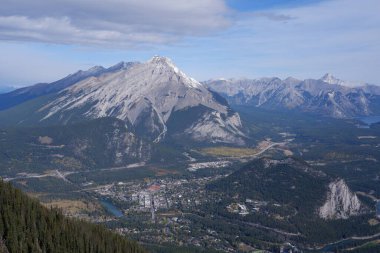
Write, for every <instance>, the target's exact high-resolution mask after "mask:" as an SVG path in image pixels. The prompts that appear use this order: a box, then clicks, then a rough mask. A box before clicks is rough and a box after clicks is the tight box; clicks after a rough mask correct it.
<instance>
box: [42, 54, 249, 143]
mask: <svg viewBox="0 0 380 253" xmlns="http://www.w3.org/2000/svg"><path fill="white" fill-rule="evenodd" d="M115 66H116V65H115ZM117 66H118V67H115V68H116V69H117V68H120V66H124V64H123V63H119V64H118V65H117ZM220 99H221V98H218V97H217V96H216V95H215V93H213V92H211V91H209V90H208V88H207V87H206V86H205V85H203V84H201V83H199V82H198V81H196V80H194V79H192V78H190V77H188V76H187V75H186V74H185V73H183V72H182V71H181V70H179V69H178V68H177V67H176V66H175V65H174V63H173V62H172V61H171V60H170V59H169V58H166V57H159V56H155V57H153V58H152V59H150V60H149V61H147V62H145V63H134V64H132V65H130V66H128V67H127V68H120V69H119V70H117V71H113V72H109V71H107V72H106V73H105V74H103V75H100V76H96V77H89V78H87V79H85V80H83V81H81V82H78V83H76V84H74V85H73V86H70V87H68V88H67V89H65V90H63V91H61V92H60V93H59V96H58V97H57V98H55V99H54V100H53V101H51V102H50V103H49V104H47V105H45V106H44V107H43V108H41V109H40V111H41V112H42V113H43V114H44V117H43V119H42V121H45V120H54V119H55V120H57V119H58V120H59V121H63V122H65V123H67V122H70V121H72V120H74V118H75V117H73V114H75V115H76V117H79V118H83V117H84V118H99V117H116V118H118V119H121V120H125V121H128V122H131V123H132V124H133V125H134V126H135V127H137V128H139V129H144V132H147V133H149V137H152V138H154V139H155V141H159V140H161V139H162V138H163V137H164V136H165V135H166V132H167V131H168V129H167V122H168V120H169V119H171V122H172V121H173V120H172V119H173V118H172V115H173V113H175V112H176V113H175V115H178V112H181V111H186V110H188V109H189V108H198V109H197V110H195V111H197V112H198V111H202V112H203V113H202V114H201V115H199V116H198V117H202V118H203V119H205V120H203V121H201V122H199V121H198V120H199V118H196V119H194V122H192V123H193V125H191V124H190V125H189V126H188V128H187V129H183V130H184V131H183V132H185V133H188V134H189V135H192V134H193V133H194V131H195V129H196V130H197V136H196V139H197V141H210V140H207V138H213V136H214V137H215V138H214V139H213V140H212V141H223V139H225V140H229V142H234V141H235V140H237V139H239V140H238V142H240V143H241V137H242V136H243V134H242V133H241V132H240V130H239V128H240V127H241V125H240V121H239V120H236V119H238V118H239V117H238V115H237V114H236V113H233V112H232V110H231V109H230V108H229V106H228V104H227V103H224V102H221V100H220ZM220 122H222V123H220ZM190 123H191V122H190ZM185 130H186V131H185ZM193 130H194V131H193ZM215 133H218V135H215ZM231 136H232V137H231ZM236 136H238V137H236ZM194 138H195V136H194Z"/></svg>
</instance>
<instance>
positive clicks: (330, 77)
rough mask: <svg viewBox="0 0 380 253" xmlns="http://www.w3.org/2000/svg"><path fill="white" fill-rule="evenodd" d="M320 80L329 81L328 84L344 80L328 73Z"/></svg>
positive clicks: (340, 83) (339, 82) (342, 82)
mask: <svg viewBox="0 0 380 253" xmlns="http://www.w3.org/2000/svg"><path fill="white" fill-rule="evenodd" d="M320 80H321V81H323V82H325V83H329V84H338V85H343V84H344V81H342V80H340V79H338V78H336V77H335V76H333V75H332V74H330V73H326V74H325V75H324V76H323V77H322V78H321V79H320Z"/></svg>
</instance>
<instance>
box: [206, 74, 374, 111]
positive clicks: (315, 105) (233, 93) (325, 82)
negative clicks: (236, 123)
mask: <svg viewBox="0 0 380 253" xmlns="http://www.w3.org/2000/svg"><path fill="white" fill-rule="evenodd" d="M203 83H204V84H206V85H208V86H209V87H210V88H211V89H213V90H214V91H216V92H219V93H220V94H222V95H223V96H224V97H225V98H226V99H227V100H228V102H229V103H230V104H231V105H249V106H255V107H264V108H269V109H286V110H294V109H297V110H301V111H304V112H312V113H317V114H323V115H327V116H331V117H334V118H350V117H357V116H366V115H371V114H374V113H378V112H379V111H380V110H379V109H380V108H378V104H379V101H380V87H378V86H375V85H370V84H365V85H363V86H360V87H349V86H345V84H347V83H348V82H345V81H342V80H340V79H338V78H335V77H334V76H332V75H331V74H326V75H324V76H323V77H322V78H320V79H305V80H298V79H295V78H293V77H289V78H286V79H284V80H282V79H280V78H277V77H274V78H261V79H220V80H209V81H205V82H203Z"/></svg>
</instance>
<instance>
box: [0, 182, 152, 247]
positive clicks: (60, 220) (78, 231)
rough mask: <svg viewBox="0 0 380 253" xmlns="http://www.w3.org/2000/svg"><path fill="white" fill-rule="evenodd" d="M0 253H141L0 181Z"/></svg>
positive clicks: (115, 236)
mask: <svg viewBox="0 0 380 253" xmlns="http://www.w3.org/2000/svg"><path fill="white" fill-rule="evenodd" d="M0 239H1V241H0V252H9V253H15V252H17V253H21V252H33V253H34V252H46V253H48V252H51V253H53V252H54V253H70V252H72V253H81V252H83V253H90V252H91V253H92V252H97V253H101V252H114V253H140V252H141V253H143V252H145V250H144V249H142V248H141V247H140V246H139V245H138V244H137V243H135V242H132V241H129V240H127V239H126V238H125V237H123V236H121V235H118V234H115V233H113V232H111V231H109V230H107V229H106V228H104V227H101V226H99V225H94V224H90V223H87V222H84V221H79V220H72V219H68V218H66V217H64V216H63V215H62V214H61V213H60V212H59V211H58V210H54V209H51V210H50V209H47V208H45V207H43V206H42V205H41V204H40V203H39V202H38V201H37V200H34V199H31V198H30V197H28V196H27V195H26V194H24V193H22V192H21V191H20V190H18V189H15V188H14V187H13V186H12V185H11V184H9V183H4V182H2V181H0Z"/></svg>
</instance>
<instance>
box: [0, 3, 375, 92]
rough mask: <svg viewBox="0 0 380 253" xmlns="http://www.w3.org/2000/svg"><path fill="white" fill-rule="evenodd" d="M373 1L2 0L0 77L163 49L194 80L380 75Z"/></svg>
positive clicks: (60, 70) (28, 78)
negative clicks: (328, 74) (327, 74)
mask: <svg viewBox="0 0 380 253" xmlns="http://www.w3.org/2000/svg"><path fill="white" fill-rule="evenodd" d="M379 11H380V1H378V0H361V1H357V0H324V1H317V0H288V1H286V0H226V1H225V0H193V1H179V0H161V1H149V0H139V1H137V0H109V1H100V0H76V1H75V0H35V1H29V0H3V3H2V8H1V9H0V54H1V58H0V86H24V85H31V84H34V83H38V82H50V81H54V80H57V79H59V78H61V77H63V76H66V75H67V74H70V73H72V72H75V71H77V70H78V69H88V68H90V67H92V66H94V65H103V66H105V67H107V66H110V65H113V64H116V63H117V62H120V61H146V60H148V59H149V58H151V57H152V56H153V55H163V56H168V57H170V58H172V59H173V61H174V62H175V63H176V64H177V65H178V66H179V67H180V68H181V69H182V70H183V71H184V72H186V73H188V74H189V75H190V76H192V77H194V78H196V79H198V80H206V79H210V78H219V77H224V78H232V77H234V78H240V77H247V78H260V77H264V76H278V77H280V78H286V77H288V76H293V77H296V78H300V79H304V78H319V77H321V76H322V75H323V74H324V73H326V72H330V73H333V74H334V75H335V76H337V77H339V78H342V79H345V80H351V81H364V82H369V83H375V84H380V75H379V73H378V69H379V67H378V66H380V15H378V13H379Z"/></svg>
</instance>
